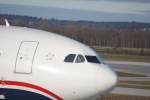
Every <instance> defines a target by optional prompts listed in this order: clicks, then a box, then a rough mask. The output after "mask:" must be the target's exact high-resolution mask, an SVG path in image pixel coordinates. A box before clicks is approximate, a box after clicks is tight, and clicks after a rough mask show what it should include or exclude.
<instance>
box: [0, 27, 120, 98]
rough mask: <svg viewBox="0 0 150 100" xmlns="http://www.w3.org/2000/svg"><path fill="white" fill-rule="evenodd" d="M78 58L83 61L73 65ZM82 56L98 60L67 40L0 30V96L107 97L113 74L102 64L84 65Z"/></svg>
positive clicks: (30, 31) (114, 79) (27, 30)
mask: <svg viewBox="0 0 150 100" xmlns="http://www.w3.org/2000/svg"><path fill="white" fill-rule="evenodd" d="M69 54H74V55H75V58H74V60H73V62H65V61H64V60H65V58H66V56H67V55H69ZM78 55H82V56H83V59H84V61H81V62H80V59H79V62H78V63H77V62H76V59H77V57H78ZM86 56H92V57H97V59H98V60H100V59H99V58H98V55H97V54H96V53H95V52H94V51H93V50H92V49H90V48H89V47H88V46H86V45H84V44H82V43H79V42H77V41H75V40H72V39H69V38H67V37H64V36H60V35H57V34H54V33H50V32H45V31H40V30H34V29H30V28H21V27H13V26H10V27H5V26H0V95H3V96H5V98H6V99H7V97H9V96H11V94H12V93H18V92H19V93H20V91H24V92H32V93H36V94H40V95H41V96H45V97H46V99H52V100H53V99H54V100H62V99H64V100H87V99H90V100H91V99H93V98H95V97H98V96H99V95H101V94H104V93H107V92H108V91H110V90H111V89H112V88H113V87H114V86H115V85H116V82H117V76H116V74H115V73H114V72H113V71H112V70H111V69H110V68H108V66H107V65H105V64H103V63H102V62H100V63H93V62H88V60H87V58H86ZM91 60H92V58H91ZM2 90H3V91H5V90H6V91H7V92H8V91H11V92H10V94H8V95H7V94H4V93H3V91H2ZM13 90H16V91H15V92H14V91H13ZM26 97H27V96H26ZM35 97H36V96H35ZM20 98H21V97H19V99H20ZM43 98H44V97H43ZM14 99H16V100H17V99H18V98H17V97H16V98H14ZM46 99H43V100H46ZM21 100H23V98H22V99H21ZM26 100H27V99H26ZM36 100H40V99H38V98H37V99H36Z"/></svg>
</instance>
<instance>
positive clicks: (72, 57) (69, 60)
mask: <svg viewBox="0 0 150 100" xmlns="http://www.w3.org/2000/svg"><path fill="white" fill-rule="evenodd" d="M75 57H76V54H69V55H68V56H66V57H65V60H64V62H73V61H74V59H75Z"/></svg>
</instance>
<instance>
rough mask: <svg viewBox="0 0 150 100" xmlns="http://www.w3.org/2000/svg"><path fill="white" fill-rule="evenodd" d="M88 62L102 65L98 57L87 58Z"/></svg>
mask: <svg viewBox="0 0 150 100" xmlns="http://www.w3.org/2000/svg"><path fill="white" fill-rule="evenodd" d="M85 57H86V59H87V61H88V62H90V63H100V61H99V60H98V59H97V57H96V56H87V55H86V56H85Z"/></svg>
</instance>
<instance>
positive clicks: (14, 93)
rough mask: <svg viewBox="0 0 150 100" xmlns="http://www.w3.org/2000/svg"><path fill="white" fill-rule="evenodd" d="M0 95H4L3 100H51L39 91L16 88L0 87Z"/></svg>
mask: <svg viewBox="0 0 150 100" xmlns="http://www.w3.org/2000/svg"><path fill="white" fill-rule="evenodd" d="M0 95H3V96H4V97H5V99H4V100H52V99H50V98H48V97H46V96H44V95H41V94H39V93H34V92H30V91H25V90H18V89H6V88H0Z"/></svg>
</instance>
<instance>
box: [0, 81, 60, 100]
mask: <svg viewBox="0 0 150 100" xmlns="http://www.w3.org/2000/svg"><path fill="white" fill-rule="evenodd" d="M0 84H2V85H15V86H21V87H28V88H32V89H36V90H39V91H41V92H44V93H46V94H48V95H49V96H52V97H54V98H56V99H57V100H63V99H62V98H61V97H59V96H57V95H56V94H54V93H52V92H51V91H49V90H47V89H44V88H42V87H40V86H37V85H33V84H30V83H25V82H17V81H8V80H5V81H2V80H0Z"/></svg>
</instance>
